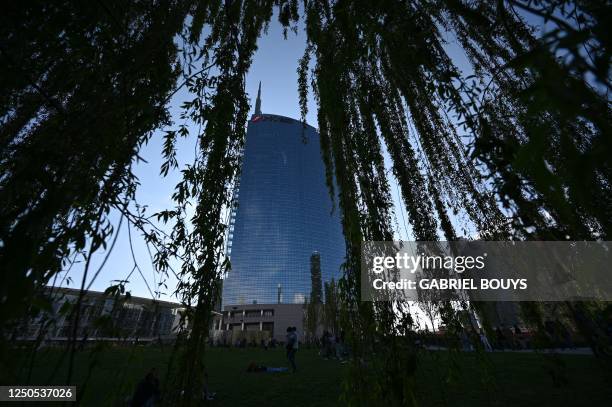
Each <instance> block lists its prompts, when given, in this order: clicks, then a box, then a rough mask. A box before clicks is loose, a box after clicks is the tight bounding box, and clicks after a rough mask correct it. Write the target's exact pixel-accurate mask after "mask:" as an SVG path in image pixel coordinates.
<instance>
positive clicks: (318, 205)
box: [222, 94, 345, 306]
mask: <svg viewBox="0 0 612 407" xmlns="http://www.w3.org/2000/svg"><path fill="white" fill-rule="evenodd" d="M242 160H243V161H242V172H241V176H240V185H239V188H238V190H237V193H236V196H235V197H234V199H235V203H236V207H235V209H234V211H233V213H232V215H231V222H230V235H229V243H228V251H229V253H230V260H231V271H230V272H229V273H228V275H227V276H226V278H225V280H224V281H223V297H222V301H223V306H227V305H239V304H276V303H284V304H300V303H303V302H304V299H305V298H308V296H309V295H310V290H311V276H310V257H311V256H312V254H313V253H314V252H319V255H320V258H321V277H322V280H323V282H326V281H329V280H331V279H332V277H333V278H335V279H336V280H338V278H339V277H340V274H341V273H340V265H341V264H342V263H343V261H344V256H345V245H344V237H343V235H342V226H341V223H340V218H339V215H338V211H337V210H335V211H333V213H332V201H331V199H330V196H329V192H328V189H327V186H326V184H325V168H324V164H323V160H322V158H321V150H320V145H319V134H318V133H317V131H316V130H315V129H314V128H313V127H311V126H306V127H305V128H304V126H303V124H302V123H301V122H299V121H297V120H294V119H290V118H288V117H284V116H277V115H271V114H262V113H261V99H260V94H258V97H257V103H256V106H255V114H254V115H253V117H252V118H251V121H250V122H249V124H248V128H247V136H246V143H245V148H244V155H243V159H242Z"/></svg>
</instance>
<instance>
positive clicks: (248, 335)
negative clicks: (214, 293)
mask: <svg viewBox="0 0 612 407" xmlns="http://www.w3.org/2000/svg"><path fill="white" fill-rule="evenodd" d="M303 319H304V305H303V304H248V305H227V306H224V307H223V312H222V313H221V315H217V316H216V317H215V319H214V323H213V329H212V331H211V337H212V339H213V340H214V341H216V342H218V343H220V344H228V345H230V344H231V345H233V344H235V343H236V341H237V340H239V339H246V340H247V341H249V342H250V341H252V340H255V341H259V340H261V339H267V338H272V339H275V340H276V341H279V342H283V341H284V340H285V337H286V335H287V328H288V327H296V328H297V333H298V337H299V338H300V340H302V339H303V334H304V329H303Z"/></svg>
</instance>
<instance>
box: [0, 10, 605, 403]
mask: <svg viewBox="0 0 612 407" xmlns="http://www.w3.org/2000/svg"><path fill="white" fill-rule="evenodd" d="M11 7H14V9H11V8H9V9H8V11H7V12H6V13H4V14H3V17H2V21H1V22H2V24H0V30H1V32H2V37H1V38H2V42H1V43H0V56H1V58H2V66H3V75H2V78H1V79H0V86H1V90H2V92H0V106H1V109H2V110H1V112H0V120H1V121H0V170H1V175H0V202H2V206H1V207H0V233H1V235H0V268H1V275H0V307H1V312H2V313H1V318H0V324H1V326H2V327H4V326H5V323H6V322H7V321H10V320H13V319H15V318H16V317H18V316H20V315H21V314H23V313H24V312H25V310H26V309H27V306H28V300H29V299H31V298H33V296H34V293H35V292H36V290H37V289H39V288H40V287H42V286H43V285H44V284H45V283H46V282H47V281H49V279H50V278H51V277H52V276H54V275H55V274H56V273H58V272H59V271H60V270H62V269H63V266H65V264H66V262H67V259H69V258H70V256H72V255H73V254H74V253H82V252H86V253H85V255H84V256H85V258H86V259H89V258H90V257H91V253H93V252H94V251H95V250H96V249H98V248H99V247H101V246H103V245H104V242H105V241H106V239H107V238H108V237H109V236H110V235H111V233H112V227H111V225H110V223H109V222H108V219H107V214H108V213H109V211H110V210H111V209H113V208H114V209H117V210H120V211H122V213H124V214H125V215H126V216H127V217H128V219H131V221H132V222H134V223H135V225H137V226H138V225H140V226H142V217H139V216H138V215H134V214H131V213H129V211H128V210H127V207H128V205H127V203H128V202H129V201H130V200H132V199H133V196H134V189H135V187H136V180H135V178H134V176H133V174H132V173H131V170H130V168H131V163H132V162H133V160H134V159H136V158H137V157H138V151H139V148H140V146H142V144H143V143H144V142H146V141H147V139H148V138H149V137H150V134H151V132H152V131H153V130H155V129H158V128H161V127H164V128H165V127H166V125H168V124H169V123H168V115H167V112H166V104H167V103H168V101H169V99H170V97H171V96H172V95H173V94H174V93H175V92H176V91H177V87H176V82H177V79H178V78H180V77H182V82H181V85H180V86H179V87H183V86H185V87H186V88H187V90H188V91H189V92H190V93H191V94H192V95H193V99H192V100H190V101H187V102H185V103H184V104H183V105H182V107H181V108H182V115H181V116H182V117H183V118H185V119H187V120H189V121H190V122H192V123H193V124H194V126H191V128H188V127H187V126H186V125H182V126H179V127H178V128H176V129H173V130H167V129H166V128H165V143H164V152H163V153H164V158H165V162H164V164H163V165H162V168H161V173H162V175H166V174H168V172H169V171H170V170H171V169H174V168H176V167H177V165H178V164H177V160H176V151H175V143H176V139H177V137H181V136H188V135H190V134H192V133H194V132H195V130H194V129H195V128H198V129H199V130H198V131H197V134H196V137H197V140H198V154H197V157H196V159H195V161H194V162H193V164H191V165H188V166H187V167H186V168H184V169H182V174H183V178H182V180H181V182H180V183H179V184H178V185H177V186H176V190H175V193H174V194H173V200H174V202H175V207H174V208H173V209H171V210H167V211H163V212H160V213H159V214H158V219H159V220H160V221H163V222H170V223H171V225H172V231H171V233H170V235H169V236H167V237H164V236H163V235H161V234H159V233H157V232H156V231H151V230H149V231H146V230H144V229H143V233H145V238H146V239H147V241H148V242H149V243H151V244H153V245H154V246H155V248H156V249H157V253H156V255H155V264H156V266H157V268H158V269H159V271H160V272H166V271H167V270H168V268H169V267H170V266H169V264H170V259H171V258H178V259H179V260H180V261H181V269H180V270H179V271H178V275H179V277H180V282H179V285H178V287H177V295H178V296H179V298H180V299H181V300H182V301H183V303H184V304H185V305H186V307H187V312H186V315H185V319H184V321H183V322H184V324H188V325H189V335H184V336H182V337H181V338H180V340H179V341H177V351H178V353H177V355H178V358H177V359H176V360H174V362H173V363H176V366H175V367H171V369H173V372H174V373H173V377H174V382H173V383H172V384H171V385H169V388H174V389H183V390H185V391H177V392H176V393H172V394H170V393H171V392H167V394H169V396H168V402H169V403H171V404H173V405H177V404H181V405H191V404H194V403H196V402H197V400H198V398H199V397H200V395H201V394H200V393H201V392H200V389H201V386H202V381H203V380H204V376H205V375H206V366H205V365H204V359H203V356H204V349H205V340H206V336H207V331H208V327H209V324H210V319H211V310H212V309H213V306H214V304H215V302H216V300H217V299H218V295H219V285H220V276H221V275H222V273H223V272H224V271H225V270H227V268H228V266H229V265H228V264H227V262H226V261H225V260H224V256H223V243H224V242H223V240H224V236H225V232H226V227H227V225H226V223H225V221H224V216H225V215H226V213H227V210H228V208H229V206H230V204H231V196H232V189H233V186H234V183H235V181H236V176H237V174H238V172H239V165H240V154H241V149H242V146H243V141H244V136H245V124H246V120H247V114H248V110H249V105H248V99H247V95H246V93H245V89H244V85H245V84H244V81H245V79H244V78H245V75H246V74H247V72H248V70H249V68H250V64H251V60H252V57H253V54H254V52H255V51H256V49H257V39H258V38H259V36H260V35H261V33H262V32H263V30H264V29H265V28H266V27H267V25H268V24H269V23H270V20H271V18H272V15H273V14H274V10H275V9H276V10H277V14H278V18H279V22H280V24H282V26H283V27H284V29H285V35H287V32H288V31H289V30H293V31H295V30H297V27H298V26H297V24H298V22H299V20H300V18H301V20H302V24H303V26H304V28H305V32H306V37H307V44H306V49H305V53H304V56H303V58H302V59H301V60H300V62H299V66H298V74H299V81H298V93H299V96H300V108H301V114H302V118H303V119H305V117H306V114H307V98H308V92H309V88H311V89H312V91H313V94H314V96H315V98H316V101H317V103H318V111H317V117H318V125H319V133H320V140H321V149H322V155H323V160H324V162H325V165H326V179H327V184H328V186H329V188H330V195H331V196H332V197H333V198H334V200H335V199H336V197H337V200H338V207H339V208H340V212H341V217H342V224H343V228H344V234H345V238H346V243H347V257H346V263H345V267H344V278H343V279H342V281H341V283H340V288H341V292H340V294H341V297H342V302H341V303H342V306H341V308H342V310H343V313H342V318H341V322H342V325H343V327H344V330H345V331H346V333H347V338H348V340H349V343H350V345H351V349H352V352H353V354H354V356H355V357H354V361H353V363H352V367H351V372H352V374H351V375H350V378H349V381H348V382H347V383H346V385H347V387H346V389H345V390H346V391H345V393H344V400H345V401H346V402H348V403H351V404H362V405H373V404H374V403H381V402H387V403H389V404H392V405H410V404H414V403H415V393H414V389H415V386H414V373H415V371H416V366H417V360H416V354H417V352H416V348H415V345H414V342H413V341H411V340H410V338H411V336H410V334H411V332H412V329H413V321H412V319H411V315H410V313H409V312H408V311H407V310H408V308H407V307H406V306H405V305H406V304H404V303H402V302H398V303H395V304H391V303H382V302H380V303H379V302H375V303H365V302H361V301H360V284H361V281H360V276H359V269H360V262H361V259H360V246H361V243H362V242H363V241H367V240H392V239H393V233H394V230H393V223H392V219H393V199H392V197H391V193H390V191H391V189H390V180H391V179H392V178H395V180H397V182H398V185H399V190H400V192H401V198H402V199H401V200H402V205H404V206H405V210H406V213H407V216H408V221H409V224H410V227H411V231H412V234H413V237H414V239H415V240H420V241H435V240H439V239H446V240H449V241H453V240H456V239H458V238H459V237H466V238H472V237H474V235H475V234H477V235H478V237H479V238H481V239H489V240H507V239H521V240H522V239H540V240H564V239H573V240H580V239H586V240H591V239H608V238H609V236H610V232H611V226H612V224H611V219H612V216H611V215H612V202H611V200H612V193H611V192H612V191H611V187H612V184H611V169H610V160H609V157H611V156H612V148H611V143H610V134H611V132H610V122H611V120H610V119H611V117H610V109H609V105H608V102H607V100H606V98H605V97H603V96H602V95H603V94H605V92H608V91H609V90H610V80H609V63H610V51H609V38H610V36H609V33H608V31H607V27H609V26H610V21H609V13H606V12H605V11H606V4H605V2H604V1H588V2H587V1H584V2H582V1H578V2H572V3H570V2H569V1H567V2H565V1H561V2H559V1H554V2H553V1H546V0H539V1H529V0H527V1H518V0H504V1H502V0H499V1H495V2H490V1H476V0H471V1H470V0H437V1H436V0H419V1H411V2H408V1H401V0H390V1H385V2H370V1H363V0H361V1H342V0H338V1H331V0H308V1H306V0H305V1H303V2H301V3H298V1H297V0H291V1H287V0H268V1H239V0H226V1H220V0H216V1H215V0H211V1H197V2H196V1H174V2H140V1H135V0H133V1H130V2H129V6H127V5H125V6H124V5H123V3H122V4H120V5H113V6H112V7H106V6H104V5H103V4H102V3H99V4H96V5H93V6H90V5H88V6H75V5H74V4H72V3H70V4H68V3H66V4H63V3H57V2H56V3H54V4H47V3H44V4H42V3H41V4H39V5H33V4H27V5H25V4H20V5H18V6H11ZM300 13H302V14H303V16H302V17H300V15H299V14H300ZM525 15H532V16H533V15H535V16H538V17H541V18H545V19H548V20H549V21H550V23H551V24H552V25H553V27H554V29H552V30H551V31H550V32H549V33H548V34H547V35H546V36H544V37H542V38H537V37H536V36H535V34H534V32H533V30H532V29H531V28H530V26H529V25H528V24H526V23H525V21H524V19H523V17H524V16H525ZM20 24H21V25H20ZM448 36H450V37H453V38H454V39H456V42H457V47H458V48H459V49H460V50H462V52H463V53H464V54H465V55H466V57H467V60H468V62H469V63H470V64H471V69H472V71H473V72H472V73H469V74H466V73H464V72H462V71H461V69H459V67H458V66H456V63H455V60H454V59H453V58H452V57H451V56H449V52H448V46H447V44H446V41H445V38H447V37H448ZM179 47H180V48H179ZM177 67H178V68H177ZM387 155H388V157H389V158H390V165H391V168H390V170H391V172H392V174H393V177H390V176H389V175H388V172H389V171H388V170H387V168H386V162H385V157H386V156H387ZM336 188H337V190H335V189H336ZM191 204H193V205H194V208H195V212H194V213H193V215H192V214H191V213H192V212H190V211H189V207H190V205H191ZM88 243H89V244H88ZM87 246H88V247H87ZM87 263H89V260H87ZM83 281H85V279H84V280H83ZM439 307H440V312H441V313H442V316H443V318H444V320H445V322H446V323H447V326H449V328H452V327H453V326H457V324H458V323H457V317H456V315H455V312H454V311H453V309H452V307H450V306H449V305H448V304H440V305H439ZM593 307H595V308H596V307H597V305H596V304H595V305H589V306H586V305H569V308H570V309H572V312H574V315H575V316H576V317H577V320H580V321H583V322H580V323H578V326H579V328H580V329H581V332H582V333H583V334H584V335H585V336H587V337H589V338H600V336H598V329H599V328H598V327H597V326H596V324H593V323H587V322H584V321H585V320H586V319H585V318H583V316H584V315H585V312H587V311H588V310H589V309H592V308H593ZM526 311H527V312H528V315H529V316H530V319H531V320H532V321H537V319H538V318H539V317H538V313H537V307H526ZM581 316H582V317H581ZM76 319H77V320H78V314H77V318H76ZM0 338H5V332H1V331H0ZM600 345H601V344H599V343H597V344H596V343H595V342H593V343H592V346H593V347H596V346H600ZM603 346H607V347H608V349H609V344H604V345H603ZM604 353H605V352H604Z"/></svg>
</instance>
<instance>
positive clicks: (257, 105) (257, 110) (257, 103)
mask: <svg viewBox="0 0 612 407" xmlns="http://www.w3.org/2000/svg"><path fill="white" fill-rule="evenodd" d="M255 114H256V115H259V114H261V81H259V89H257V100H256V101H255Z"/></svg>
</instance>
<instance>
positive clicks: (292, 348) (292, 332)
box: [287, 327, 299, 373]
mask: <svg viewBox="0 0 612 407" xmlns="http://www.w3.org/2000/svg"><path fill="white" fill-rule="evenodd" d="M298 347H299V341H298V336H297V328H295V327H288V328H287V359H288V360H289V364H290V365H291V369H292V370H293V373H295V372H296V370H297V366H296V365H295V354H296V353H297V350H298Z"/></svg>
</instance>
